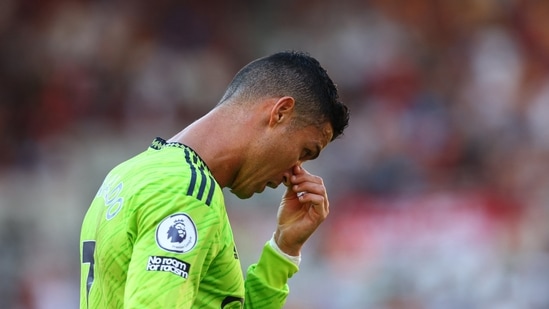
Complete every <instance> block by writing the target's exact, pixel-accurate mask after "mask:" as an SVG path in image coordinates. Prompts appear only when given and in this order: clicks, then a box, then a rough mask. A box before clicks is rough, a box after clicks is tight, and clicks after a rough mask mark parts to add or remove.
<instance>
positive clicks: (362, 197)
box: [0, 0, 549, 309]
mask: <svg viewBox="0 0 549 309" xmlns="http://www.w3.org/2000/svg"><path fill="white" fill-rule="evenodd" d="M286 49H297V50H304V51H307V52H309V53H310V54H311V55H312V56H314V57H316V58H317V59H318V60H319V61H320V62H321V63H322V64H323V65H324V67H325V68H326V69H327V70H328V72H329V74H330V75H331V76H332V78H333V80H334V81H335V82H336V83H337V84H338V87H339V90H340V95H341V99H342V100H343V101H344V102H346V103H347V104H348V105H349V107H350V109H351V123H350V126H349V128H348V129H347V131H346V133H345V135H344V136H343V137H342V138H340V139H338V140H336V141H334V142H333V143H332V144H331V145H330V146H329V147H327V149H326V150H325V151H324V152H323V154H322V155H321V156H320V158H319V159H318V160H316V161H314V162H310V163H307V164H306V167H307V168H308V169H309V170H310V171H311V172H313V173H316V174H319V175H321V176H322V177H323V178H324V180H325V183H326V185H327V187H328V190H329V194H330V199H331V206H330V207H331V213H330V216H329V218H328V219H327V220H326V221H325V223H324V224H323V225H322V227H321V228H320V230H319V231H318V233H317V234H315V235H314V236H313V238H312V239H311V240H310V242H308V243H307V245H306V248H305V251H304V252H303V262H302V266H301V271H300V272H299V273H298V274H297V275H296V276H295V277H294V278H292V279H291V280H290V287H291V294H290V297H289V299H288V303H287V307H286V308H290V309H313V308H314V309H336V308H337V309H339V308H357V309H454V308H455V309H464V308H467V309H476V308H479V309H481V308H482V309H492V308H493V309H526V308H528V309H538V308H539V309H541V308H549V1H545V0H406V1H399V0H355V1H351V0H340V1H313V0H299V1H291V0H279V1H274V0H266V1H244V0H240V1H237V0H235V1H177V0H156V1H129V0H126V1H125V0H110V1H107V0H104V1H99V0H98V1H90V0H86V1H83V0H79V1H68V0H41V1H33V0H19V1H18V0H2V1H1V3H0V145H2V150H1V151H0V246H1V250H0V307H1V308H9V309H50V308H55V309H63V308H76V307H77V306H78V297H79V295H78V294H79V287H78V285H79V275H80V270H79V267H80V263H79V252H78V250H79V249H78V248H79V246H78V241H79V233H80V224H81V221H82V218H83V215H84V213H85V211H86V209H87V207H88V205H89V203H90V201H91V199H92V197H93V196H94V195H95V193H96V191H97V189H98V187H99V185H100V183H101V182H102V180H103V177H104V176H105V174H106V173H107V172H108V171H109V170H110V169H111V168H112V167H113V166H114V165H116V164H117V163H119V162H121V161H123V160H125V159H127V158H129V157H131V156H133V155H135V154H137V153H139V152H141V151H143V150H145V149H146V148H147V147H148V145H149V143H150V142H151V141H152V140H153V138H154V137H156V136H161V137H164V138H169V137H171V136H172V135H174V134H175V133H177V132H178V131H179V130H180V129H182V128H183V127H184V126H186V125H187V124H189V123H190V122H191V121H192V120H194V119H196V118H197V117H199V116H201V115H202V114H204V113H205V112H207V111H208V110H209V109H211V108H212V107H213V106H214V105H215V104H216V103H217V100H218V99H219V98H220V97H221V95H222V93H223V91H224V89H225V86H226V85H227V84H228V82H229V81H230V79H231V78H232V76H233V75H234V74H235V73H236V71H237V70H238V69H239V68H240V67H242V66H243V65H244V64H246V63H248V62H249V61H251V60H253V59H255V58H258V57H260V56H264V55H267V54H270V53H272V52H275V51H279V50H286ZM281 195H282V191H281V188H279V189H276V190H271V191H269V192H265V193H264V194H262V195H258V196H256V197H253V198H252V199H249V200H244V201H241V200H238V199H236V198H234V197H232V196H231V195H230V194H229V193H228V192H227V204H228V211H229V215H230V218H231V221H232V225H233V229H234V233H235V237H236V242H237V245H238V247H239V251H240V256H241V260H242V264H243V268H244V269H245V268H246V267H247V266H248V265H249V264H250V263H252V262H254V261H255V260H256V259H257V258H258V256H259V252H260V249H261V247H262V245H263V244H264V242H265V241H266V240H267V239H269V238H270V236H271V233H272V231H273V229H274V227H275V216H276V210H277V207H278V202H279V199H280V196H281Z"/></svg>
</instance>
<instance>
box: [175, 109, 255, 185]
mask: <svg viewBox="0 0 549 309" xmlns="http://www.w3.org/2000/svg"><path fill="white" fill-rule="evenodd" d="M245 121H246V120H245V119H242V117H239V115H234V113H230V112H229V113H228V111H224V110H223V109H220V108H215V109H213V110H212V111H211V112H209V113H208V114H206V115H205V116H203V117H202V118H200V119H198V120H196V121H195V122H193V123H192V124H191V125H189V126H188V127H186V128H185V129H183V130H182V131H181V132H179V133H178V134H176V135H175V136H174V137H172V138H171V139H170V141H175V142H179V143H182V144H185V145H187V146H189V147H191V148H192V149H193V150H194V151H196V153H198V155H199V156H200V157H201V158H202V160H204V162H205V163H206V165H208V168H209V169H210V171H211V172H212V175H213V176H214V178H215V179H216V181H217V183H218V184H219V185H220V186H221V187H222V188H224V187H230V185H231V184H232V182H233V180H234V178H235V176H236V174H237V172H238V170H239V169H240V166H241V165H242V161H243V155H242V154H243V153H244V152H245V151H246V148H247V145H246V144H245V143H244V142H245V141H246V140H248V139H247V138H242V137H243V135H246V134H249V132H243V130H242V129H243V128H244V129H245V128H246V127H247V125H246V123H245ZM247 131H249V130H247Z"/></svg>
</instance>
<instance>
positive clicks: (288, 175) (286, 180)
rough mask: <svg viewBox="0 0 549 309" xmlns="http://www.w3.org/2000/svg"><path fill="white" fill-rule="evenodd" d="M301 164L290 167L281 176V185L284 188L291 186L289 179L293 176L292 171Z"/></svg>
mask: <svg viewBox="0 0 549 309" xmlns="http://www.w3.org/2000/svg"><path fill="white" fill-rule="evenodd" d="M300 165H301V164H300V163H298V164H296V165H294V166H292V167H290V168H289V169H288V170H286V171H285V172H284V174H283V176H282V183H283V184H284V185H285V186H286V187H290V186H291V185H292V183H291V182H290V179H291V177H292V175H293V174H294V170H295V167H296V166H300Z"/></svg>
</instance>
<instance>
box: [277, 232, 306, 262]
mask: <svg viewBox="0 0 549 309" xmlns="http://www.w3.org/2000/svg"><path fill="white" fill-rule="evenodd" d="M272 240H273V242H274V244H275V245H277V248H278V249H279V250H280V251H282V252H283V253H284V254H287V255H290V256H300V255H301V246H292V245H289V244H288V243H287V242H286V241H284V237H283V236H282V233H281V232H280V231H279V230H276V232H274V234H273V238H272Z"/></svg>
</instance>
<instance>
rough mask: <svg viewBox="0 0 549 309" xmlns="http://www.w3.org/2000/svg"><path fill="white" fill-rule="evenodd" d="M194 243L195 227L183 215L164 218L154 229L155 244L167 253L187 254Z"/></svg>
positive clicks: (178, 214) (195, 238)
mask: <svg viewBox="0 0 549 309" xmlns="http://www.w3.org/2000/svg"><path fill="white" fill-rule="evenodd" d="M196 241H197V232H196V226H195V225H194V222H193V220H192V219H191V217H189V216H188V215H187V214H184V213H177V214H173V215H171V216H168V217H166V218H165V219H164V220H162V222H160V224H159V225H158V227H157V228H156V243H157V244H158V246H159V247H160V248H162V249H164V250H166V251H169V252H175V253H185V252H189V251H191V250H192V249H193V248H194V246H195V245H196Z"/></svg>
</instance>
